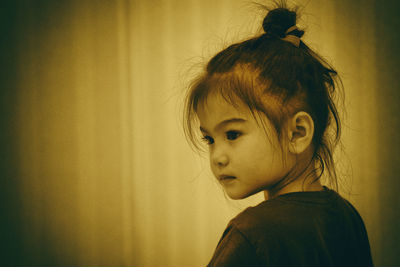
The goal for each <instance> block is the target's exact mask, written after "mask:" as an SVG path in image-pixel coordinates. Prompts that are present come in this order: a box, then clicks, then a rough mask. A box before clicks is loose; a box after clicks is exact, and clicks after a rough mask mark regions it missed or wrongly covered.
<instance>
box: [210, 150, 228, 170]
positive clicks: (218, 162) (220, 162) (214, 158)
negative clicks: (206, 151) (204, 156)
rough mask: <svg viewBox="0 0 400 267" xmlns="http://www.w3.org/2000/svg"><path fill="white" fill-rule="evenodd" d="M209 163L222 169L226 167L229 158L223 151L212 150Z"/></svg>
mask: <svg viewBox="0 0 400 267" xmlns="http://www.w3.org/2000/svg"><path fill="white" fill-rule="evenodd" d="M210 158H211V162H212V164H213V165H214V166H216V167H223V166H226V165H228V163H229V157H228V155H227V153H226V152H225V151H224V150H221V149H214V150H213V151H212V152H211V155H210Z"/></svg>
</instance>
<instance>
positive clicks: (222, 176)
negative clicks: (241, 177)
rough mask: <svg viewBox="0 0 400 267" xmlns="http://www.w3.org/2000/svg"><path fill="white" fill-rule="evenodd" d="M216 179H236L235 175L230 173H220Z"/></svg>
mask: <svg viewBox="0 0 400 267" xmlns="http://www.w3.org/2000/svg"><path fill="white" fill-rule="evenodd" d="M218 179H219V180H220V181H223V180H231V179H236V177H235V176H232V175H220V176H219V177H218Z"/></svg>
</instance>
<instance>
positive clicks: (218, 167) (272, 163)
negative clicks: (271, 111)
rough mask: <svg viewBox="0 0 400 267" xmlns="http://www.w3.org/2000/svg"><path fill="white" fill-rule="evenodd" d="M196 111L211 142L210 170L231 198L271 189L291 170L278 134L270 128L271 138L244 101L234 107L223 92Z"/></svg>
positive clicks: (208, 99)
mask: <svg viewBox="0 0 400 267" xmlns="http://www.w3.org/2000/svg"><path fill="white" fill-rule="evenodd" d="M197 115H198V117H199V120H200V130H201V131H202V134H203V136H204V139H205V140H206V141H207V143H208V145H209V152H210V165H211V170H212V172H213V174H214V175H215V177H216V178H217V179H218V181H219V182H220V183H221V184H222V186H223V187H224V189H225V191H226V193H227V194H228V196H229V197H230V198H232V199H242V198H245V197H248V196H250V195H252V194H255V193H257V192H260V191H262V190H268V189H269V188H270V187H271V186H273V185H274V184H276V183H277V182H279V181H280V180H281V179H282V178H283V177H284V176H285V175H286V174H287V173H288V172H289V169H290V168H289V167H288V166H286V165H285V164H283V160H282V152H281V149H280V146H279V143H278V139H277V137H276V134H275V133H274V131H270V132H271V134H269V138H268V137H267V136H266V133H265V131H264V129H263V128H262V127H261V126H259V125H258V124H257V122H256V120H255V119H254V118H253V116H252V114H251V112H250V111H249V109H248V108H247V106H245V105H244V104H241V105H238V108H235V107H234V106H232V105H231V104H229V103H228V102H226V101H225V100H224V99H223V98H222V97H221V96H218V95H209V96H208V98H207V101H206V102H205V103H204V105H199V107H198V110H197ZM264 117H265V116H264ZM265 120H266V118H265ZM266 125H267V126H269V123H268V121H266ZM269 128H270V127H269ZM285 162H286V160H285ZM286 163H288V162H286ZM288 165H291V164H288Z"/></svg>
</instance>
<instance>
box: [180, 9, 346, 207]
mask: <svg viewBox="0 0 400 267" xmlns="http://www.w3.org/2000/svg"><path fill="white" fill-rule="evenodd" d="M294 26H296V12H294V11H290V10H288V9H286V8H283V7H280V8H277V9H273V10H271V11H269V12H268V14H267V16H266V17H265V19H264V21H263V29H264V31H265V33H264V34H262V35H260V36H257V37H254V38H252V39H249V40H246V41H243V42H240V43H236V44H233V45H231V46H229V47H228V48H226V49H224V50H222V51H221V52H219V53H218V54H217V55H215V56H214V57H213V58H212V59H211V60H210V61H209V62H208V64H207V67H206V70H205V72H204V73H202V75H201V76H199V77H198V78H197V79H196V80H195V81H194V82H193V84H192V86H191V87H190V90H189V92H188V94H187V97H186V103H185V114H184V116H185V118H184V120H185V133H186V135H187V137H188V139H189V140H190V141H191V142H192V144H194V145H195V147H196V148H200V145H199V143H198V140H199V138H198V137H199V134H201V135H202V136H203V139H205V140H206V141H207V143H208V145H209V151H210V164H211V169H212V171H213V173H214V175H215V176H216V177H217V178H218V179H220V181H221V183H222V184H223V185H224V187H225V189H226V191H227V193H228V195H229V196H230V197H231V198H235V199H237V198H244V197H247V196H249V195H251V194H254V193H257V192H259V191H262V190H267V191H269V192H275V193H276V192H283V190H284V189H285V188H288V187H290V186H293V185H296V184H297V185H298V184H299V182H301V183H302V184H303V185H304V183H307V182H306V181H308V184H313V183H314V182H316V181H317V180H318V179H319V178H320V177H321V175H322V173H323V172H324V169H325V168H326V169H328V172H329V174H330V177H331V178H332V179H333V182H334V184H336V175H335V169H334V165H333V160H332V153H331V150H332V149H333V146H334V145H335V144H336V142H337V141H338V140H339V137H340V121H339V116H338V114H337V110H336V107H335V104H334V102H333V100H332V97H333V93H334V91H335V76H336V74H337V73H336V71H335V70H334V69H333V68H332V67H330V66H329V65H328V64H327V63H326V62H325V61H323V60H322V58H321V57H319V56H318V55H317V54H316V53H315V52H313V51H312V50H311V49H310V48H309V47H307V46H306V45H305V44H304V43H303V42H301V41H300V43H298V40H299V38H300V37H302V35H303V34H304V32H303V31H301V30H298V29H297V28H296V27H294ZM288 30H289V31H288ZM198 122H200V125H199V124H198ZM199 126H200V128H201V130H199ZM329 126H332V128H333V135H332V131H329V128H330V127H329ZM224 175H228V176H233V177H234V178H224ZM307 179H308V180H307Z"/></svg>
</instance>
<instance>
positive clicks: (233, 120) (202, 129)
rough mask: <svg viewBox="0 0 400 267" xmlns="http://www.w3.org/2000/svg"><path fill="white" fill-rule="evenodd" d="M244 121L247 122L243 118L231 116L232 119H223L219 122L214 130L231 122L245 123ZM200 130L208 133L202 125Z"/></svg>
mask: <svg viewBox="0 0 400 267" xmlns="http://www.w3.org/2000/svg"><path fill="white" fill-rule="evenodd" d="M244 122H246V120H245V119H242V118H231V119H227V120H223V121H221V122H220V123H218V124H217V126H215V128H214V130H215V131H217V130H218V129H219V128H221V127H222V126H224V125H227V124H230V123H244ZM200 131H202V132H206V133H208V131H207V130H206V129H204V128H203V127H201V126H200Z"/></svg>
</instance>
